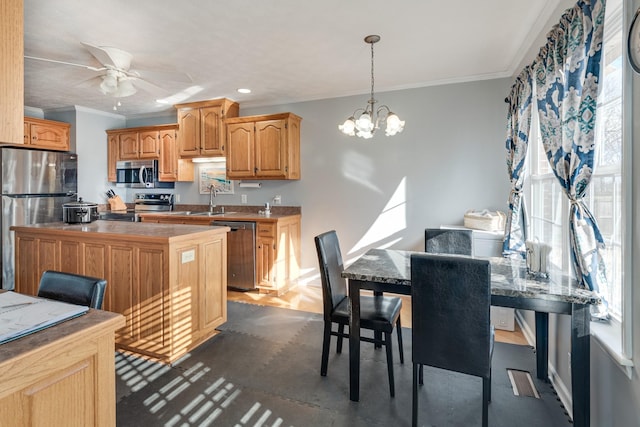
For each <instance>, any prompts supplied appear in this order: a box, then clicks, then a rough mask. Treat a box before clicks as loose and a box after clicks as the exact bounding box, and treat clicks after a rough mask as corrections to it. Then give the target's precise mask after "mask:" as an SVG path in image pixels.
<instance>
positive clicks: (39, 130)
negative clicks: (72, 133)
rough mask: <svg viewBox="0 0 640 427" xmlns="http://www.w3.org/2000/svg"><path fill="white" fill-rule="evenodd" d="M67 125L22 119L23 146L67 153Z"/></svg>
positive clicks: (29, 118) (68, 126) (69, 126)
mask: <svg viewBox="0 0 640 427" xmlns="http://www.w3.org/2000/svg"><path fill="white" fill-rule="evenodd" d="M70 128H71V125H70V124H69V123H63V122H56V121H53V120H44V119H36V118H32V117H25V118H24V139H23V141H24V144H25V145H28V146H30V147H33V148H43V149H46V150H58V151H69V129H70Z"/></svg>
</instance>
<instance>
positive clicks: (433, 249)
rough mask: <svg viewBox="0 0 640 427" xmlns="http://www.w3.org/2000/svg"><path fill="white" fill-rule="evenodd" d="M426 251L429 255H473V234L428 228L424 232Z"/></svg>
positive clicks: (469, 231)
mask: <svg viewBox="0 0 640 427" xmlns="http://www.w3.org/2000/svg"><path fill="white" fill-rule="evenodd" d="M424 250H425V252H429V253H440V254H455V255H473V232H472V231H471V230H451V229H442V228H427V229H425V230H424Z"/></svg>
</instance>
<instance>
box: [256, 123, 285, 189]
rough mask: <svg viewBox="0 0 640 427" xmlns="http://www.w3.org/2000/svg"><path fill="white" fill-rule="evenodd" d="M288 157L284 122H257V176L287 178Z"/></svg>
mask: <svg viewBox="0 0 640 427" xmlns="http://www.w3.org/2000/svg"><path fill="white" fill-rule="evenodd" d="M286 156H287V147H286V133H285V126H284V120H266V121H261V122H256V134H255V158H256V159H255V162H256V163H255V166H256V169H257V171H256V175H257V176H264V177H269V178H286V170H285V168H286V160H287V157H286Z"/></svg>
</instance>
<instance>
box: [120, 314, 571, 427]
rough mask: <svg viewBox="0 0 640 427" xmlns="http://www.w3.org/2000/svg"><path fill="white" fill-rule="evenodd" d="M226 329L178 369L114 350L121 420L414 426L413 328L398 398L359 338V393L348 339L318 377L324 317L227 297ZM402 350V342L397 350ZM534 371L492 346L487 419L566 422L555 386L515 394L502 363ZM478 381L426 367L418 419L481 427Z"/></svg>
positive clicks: (379, 361) (381, 364)
mask: <svg viewBox="0 0 640 427" xmlns="http://www.w3.org/2000/svg"><path fill="white" fill-rule="evenodd" d="M228 317H229V321H228V322H227V323H226V324H224V325H222V327H221V328H220V330H221V333H220V334H219V335H217V336H216V337H214V338H212V339H211V340H209V341H207V342H206V343H204V344H203V345H201V346H200V347H198V348H197V349H196V350H194V351H193V352H191V353H190V354H188V355H186V356H185V357H184V358H182V359H181V360H180V361H179V362H177V363H176V364H174V366H171V367H169V366H163V365H160V364H156V363H152V362H148V361H144V360H140V359H138V358H135V357H130V356H128V357H125V356H122V355H118V356H117V360H116V364H117V366H116V371H117V400H118V403H117V425H118V426H209V425H215V426H363V427H364V426H367V427H371V426H373V427H376V426H379V427H383V426H384V427H389V426H409V425H410V424H411V364H410V363H409V361H410V354H411V339H410V337H411V330H410V329H405V330H404V331H403V333H404V337H405V339H404V342H405V346H404V347H405V348H404V351H405V355H407V363H405V364H404V365H401V364H400V363H399V362H398V358H397V351H394V356H396V357H395V363H394V370H395V376H396V379H395V381H396V397H395V398H391V397H390V396H389V388H388V382H387V377H386V357H385V354H384V351H380V350H374V349H373V346H372V345H367V344H366V343H363V346H362V357H361V361H362V363H361V399H360V402H357V403H356V402H351V401H350V400H349V393H348V384H349V383H348V346H346V345H345V350H344V352H343V353H342V354H336V353H335V346H334V347H332V353H331V356H330V360H329V372H328V375H327V377H321V376H320V374H319V370H320V352H321V345H322V316H321V315H319V314H315V313H307V312H301V311H293V310H287V309H282V308H274V307H265V306H257V305H249V304H242V303H234V302H230V303H229V314H228ZM334 345H335V342H334ZM396 350H397V349H396ZM507 368H515V369H522V370H529V371H531V372H534V369H535V355H534V353H533V350H532V349H531V348H530V347H527V346H518V345H512V344H502V343H498V344H496V350H495V353H494V359H493V383H492V386H493V388H492V403H491V405H490V408H489V424H490V425H491V426H499V427H501V426H505V427H507V426H508V427H512V426H517V425H522V426H541V427H542V426H544V427H549V426H570V425H571V424H570V423H569V421H568V419H567V416H566V414H565V413H564V410H563V408H562V407H561V405H560V403H559V401H558V400H557V398H556V396H555V394H554V392H553V389H552V388H551V386H550V385H549V384H546V383H543V382H540V381H538V380H535V385H536V387H537V388H538V391H539V392H540V395H541V397H542V398H541V399H535V398H532V397H517V396H514V395H513V392H512V389H511V385H510V383H509V379H508V377H507V373H506V369H507ZM481 395H482V386H481V381H480V379H478V378H474V377H469V376H465V375H462V374H455V373H450V372H445V371H441V370H437V369H433V368H426V369H425V386H424V387H423V388H422V389H421V391H420V422H421V425H427V426H436V425H437V426H469V425H480V414H481Z"/></svg>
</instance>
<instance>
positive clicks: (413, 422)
mask: <svg viewBox="0 0 640 427" xmlns="http://www.w3.org/2000/svg"><path fill="white" fill-rule="evenodd" d="M418 371H420V372H422V365H418V364H417V363H415V362H414V364H413V375H412V376H413V387H412V388H413V404H412V405H411V425H412V426H413V427H417V426H418V376H419V373H418Z"/></svg>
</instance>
